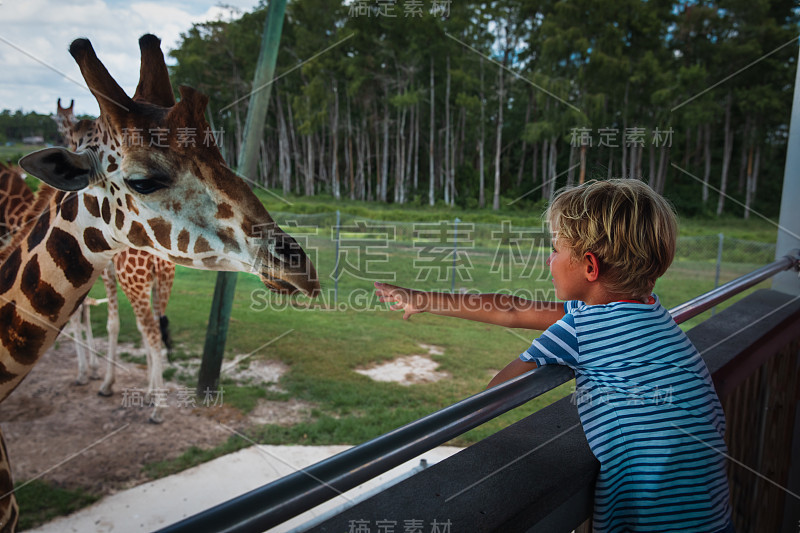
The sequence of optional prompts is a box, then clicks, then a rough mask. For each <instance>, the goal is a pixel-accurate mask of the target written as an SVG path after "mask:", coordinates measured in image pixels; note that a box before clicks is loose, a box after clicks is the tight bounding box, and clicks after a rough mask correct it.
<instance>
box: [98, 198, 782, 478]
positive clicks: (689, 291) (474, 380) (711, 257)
mask: <svg viewBox="0 0 800 533" xmlns="http://www.w3.org/2000/svg"><path fill="white" fill-rule="evenodd" d="M262 195H263V196H264V199H265V200H266V201H267V203H268V206H269V208H270V209H271V211H272V212H273V213H275V212H277V211H280V210H282V209H283V210H285V209H286V208H287V206H286V204H284V203H283V202H281V201H280V200H278V199H276V198H275V197H273V196H272V195H269V194H266V193H262ZM290 201H292V202H293V205H292V206H291V208H292V209H295V210H297V211H300V212H304V213H314V214H313V215H300V216H296V215H287V214H286V212H285V211H284V212H283V213H282V214H281V215H280V216H276V219H278V220H279V222H281V223H282V224H284V225H285V224H286V221H287V220H292V219H294V220H295V221H296V222H297V224H295V227H293V228H292V229H290V230H289V231H290V233H292V234H293V235H295V236H296V237H298V240H300V242H301V244H303V246H304V248H306V250H307V251H309V252H310V255H311V256H312V258H313V259H314V262H315V265H316V267H317V270H318V273H319V274H320V276H321V279H322V284H323V296H322V298H321V299H320V300H319V301H316V302H310V301H309V300H308V299H306V298H304V297H298V298H286V297H283V296H278V295H274V294H272V293H269V292H267V291H266V290H265V289H264V287H263V285H262V284H261V282H260V281H259V280H258V279H257V278H256V277H255V276H251V275H239V276H238V281H237V288H236V295H235V299H234V303H233V311H232V315H231V320H230V329H229V333H228V341H227V348H226V359H227V360H231V359H232V358H233V357H234V356H235V355H237V354H252V355H251V357H250V358H249V359H250V360H256V359H259V358H263V359H270V360H278V361H282V362H283V363H284V364H286V365H288V367H289V369H290V370H289V372H288V373H287V374H286V375H284V377H283V378H282V380H281V382H280V384H279V385H280V387H281V388H282V389H283V390H285V391H286V393H285V394H276V393H272V392H268V391H267V390H266V389H265V388H264V387H259V386H256V385H235V384H233V383H230V382H226V381H224V380H223V382H222V383H223V389H224V391H225V393H224V403H225V404H226V405H228V406H232V407H235V408H237V409H239V410H241V411H242V412H244V413H246V412H249V411H250V410H252V409H253V407H254V406H255V405H256V403H257V402H258V401H259V400H260V399H262V398H263V399H270V400H277V401H282V400H288V399H289V398H294V399H298V400H302V401H306V402H309V403H310V404H313V405H314V406H316V407H315V408H314V410H313V412H312V417H311V419H310V420H307V421H305V422H302V423H299V424H296V425H294V426H289V427H285V426H277V425H274V426H264V427H256V428H251V429H249V430H248V431H247V432H246V436H247V438H248V439H251V440H252V441H254V442H260V443H270V444H358V443H361V442H364V441H366V440H369V439H371V438H374V437H376V436H379V435H381V434H383V433H386V432H388V431H391V430H393V429H395V428H397V427H399V426H402V425H404V424H407V423H409V422H411V421H413V420H416V419H418V418H420V417H422V416H425V415H427V414H430V413H432V412H435V411H436V410H438V409H441V408H443V407H446V406H448V405H450V404H452V403H455V402H457V401H459V400H461V399H463V398H466V397H468V396H470V395H473V394H475V393H477V392H479V391H481V390H483V388H484V387H485V386H486V384H487V383H488V381H489V379H490V378H491V377H492V376H493V375H494V373H495V372H497V371H498V370H499V369H501V368H502V367H504V366H505V365H506V364H507V363H508V362H509V361H511V360H512V359H513V358H515V357H517V356H518V355H519V354H520V353H521V352H522V351H523V350H525V349H526V348H527V347H528V346H529V344H530V340H531V339H532V338H534V336H535V335H536V334H537V332H529V331H514V332H511V331H508V330H505V329H503V328H500V327H495V326H489V325H486V324H478V323H471V322H468V321H459V320H453V319H448V318H443V317H438V316H432V315H418V316H414V317H413V318H412V319H411V320H410V321H404V320H402V318H401V313H399V312H392V311H389V310H388V309H387V307H386V306H385V305H384V304H380V303H379V302H377V300H376V299H375V298H374V292H373V288H372V283H373V280H375V279H381V278H386V279H387V281H390V282H396V283H398V284H404V285H409V286H414V287H417V288H423V289H429V290H442V291H447V290H450V287H451V279H450V275H451V267H452V256H447V255H444V256H441V255H440V256H438V257H437V256H436V254H433V256H434V257H432V259H431V260H430V261H428V260H427V259H428V258H425V259H426V261H424V262H423V266H424V267H425V269H427V270H428V271H429V272H428V273H429V276H428V277H427V279H421V278H420V277H418V275H419V272H420V268H419V266H420V255H419V247H420V245H419V243H418V242H415V240H414V239H415V236H414V234H413V226H412V225H411V224H410V222H411V221H422V222H425V223H430V222H437V221H439V220H441V219H450V217H453V216H458V217H459V218H461V219H462V221H463V223H464V224H468V223H469V222H468V221H469V220H471V219H474V220H476V221H479V220H480V221H481V222H476V224H481V225H476V226H475V227H474V232H473V234H472V236H473V238H474V239H475V244H474V246H473V247H469V246H467V243H465V242H462V247H463V248H462V249H463V250H464V251H465V252H466V255H464V256H459V263H458V269H457V273H458V274H459V278H458V279H457V283H456V287H457V288H459V289H478V290H480V291H483V292H488V291H508V292H510V291H528V292H527V293H526V294H529V295H531V296H533V297H536V298H547V297H551V298H552V296H553V295H552V284H551V282H550V281H549V276H548V274H547V271H546V267H545V265H544V260H543V258H544V257H546V255H547V248H546V246H547V243H545V244H544V246H545V247H543V248H542V249H541V250H539V249H538V245H537V246H534V247H532V248H531V249H530V252H532V253H533V255H532V256H531V257H533V258H538V262H535V264H534V268H528V267H529V266H530V263H531V260H530V259H529V258H528V256H527V255H526V256H524V257H523V256H515V255H514V253H515V249H514V247H513V246H509V243H508V242H506V243H505V244H499V243H498V242H497V240H496V239H495V242H492V236H493V234H492V232H493V231H494V232H497V231H498V228H499V227H500V224H501V223H502V222H503V221H504V220H505V221H509V222H510V223H511V225H512V227H514V228H524V227H537V225H538V223H539V222H538V221H539V218H538V217H539V215H538V214H534V215H532V216H531V215H529V214H524V215H523V216H519V215H517V216H514V214H513V213H508V212H507V213H503V214H501V215H495V214H493V213H490V212H485V211H482V212H476V213H471V212H462V211H458V210H449V209H448V210H443V209H434V210H430V209H423V208H399V207H396V206H390V207H386V206H383V205H377V204H363V203H360V202H358V203H357V202H347V201H345V202H341V203H334V202H333V201H332V200H329V199H324V198H322V199H321V198H316V199H311V200H308V199H302V198H301V199H295V198H291V199H290ZM336 208H339V209H340V210H342V212H343V216H346V217H349V218H347V220H348V222H347V223H348V224H350V223H352V222H353V221H354V220H355V218H354V217H361V218H367V219H370V220H373V221H377V220H391V219H402V220H403V221H404V223H402V224H398V225H397V226H396V230H397V231H396V234H395V236H396V239H395V240H391V242H388V243H384V242H383V241H382V240H381V238H380V237H379V238H377V239H376V238H375V237H374V236H369V235H366V236H364V235H362V236H361V237H365V238H361V239H359V235H358V234H357V233H358V232H357V231H356V232H355V233H349V234H348V235H347V239H346V241H344V244H346V246H344V248H346V250H344V249H343V250H342V251H341V252H340V253H341V254H347V253H349V254H350V255H349V256H346V255H340V267H341V270H340V276H339V279H338V287H337V283H336V280H335V278H336V276H335V275H334V265H335V264H336V257H335V246H334V242H333V240H332V233H331V229H330V227H324V228H322V229H317V228H316V227H315V226H314V224H319V223H320V222H319V221H320V220H322V221H327V223H328V224H330V223H332V222H331V221H332V220H335V217H333V216H332V215H331V211H332V210H335V209H336ZM298 226H299V227H298ZM460 227H461V228H462V231H465V227H464V226H463V225H462V226H460ZM409 228H411V231H409ZM681 228H682V230H683V231H684V232H686V234H687V236H697V235H709V236H711V237H712V238H710V239H708V242H707V243H706V242H705V241H703V242H702V243H701V244H700V246H701V247H705V248H708V250H707V253H705V254H704V253H703V249H702V248H701V249H700V251H697V250H694V251H692V250H689V249H688V248H686V246H684V245H683V244H682V245H681V246H684V251H683V252H682V251H681V249H680V246H679V257H678V258H677V259H676V261H675V263H674V265H673V267H672V268H671V269H670V271H669V272H668V273H667V275H666V276H664V278H662V279H661V280H659V282H658V284H657V286H656V292H657V293H658V294H659V296H660V297H661V299H662V302H663V304H664V305H665V306H666V307H667V308H670V307H673V306H675V305H678V304H680V303H682V302H684V301H686V300H689V299H691V298H693V297H695V296H697V295H699V294H701V293H703V292H706V291H708V290H710V289H712V288H713V286H714V270H715V265H714V262H715V258H716V239H715V238H713V237H714V236H715V235H716V234H717V233H720V232H724V233H725V234H726V236H730V237H732V238H736V239H745V240H760V241H764V242H770V241H774V233H775V231H774V227H773V226H771V225H770V224H769V223H767V222H764V221H761V220H751V221H749V222H748V223H746V224H745V223H742V222H740V221H735V220H728V219H725V220H722V221H719V222H715V221H710V220H683V221H682V223H681ZM494 236H495V237H496V236H497V234H496V233H495V235H494ZM384 240H385V239H384ZM692 242H694V241H692ZM384 244H385V245H384ZM512 244H513V243H512ZM415 245H416V247H415ZM729 246H730V248H731V249H733V248H736V243H735V242H734V243H731V244H730V245H729ZM742 250H746V247H742ZM517 251H518V250H517ZM539 252H541V253H540V255H538V256H537V255H536V254H537V253H539ZM759 253H760V254H761V255H759V256H758V259H757V260H754V261H753V262H752V263H742V262H734V261H741V260H745V259H747V257H746V256H747V253H745V252H741V253H740V254H739V255H737V256H736V257H734V258H733V259H732V260H731V261H726V262H725V263H724V268H723V270H722V272H721V276H720V282H721V283H724V282H725V281H728V280H730V279H733V278H734V277H736V276H739V275H741V274H743V273H746V272H749V271H751V270H753V269H754V268H757V267H758V266H761V265H762V264H763V262H762V261H763V257H762V256H763V255H764V252H759ZM542 254H544V255H542ZM681 254H683V255H681ZM740 256H741V257H740ZM347 258H349V259H350V261H351V263H352V264H351V265H349V266H348V265H347V264H346V261H345V259H347ZM415 262H416V264H415ZM366 264H369V266H368V267H367V266H365V265H366ZM498 265H503V269H501V270H502V274H503V275H501V272H498V269H497V266H498ZM215 280H216V274H215V273H213V272H203V271H196V270H190V269H187V268H182V267H178V269H177V271H176V278H175V284H174V288H173V292H172V297H171V300H170V303H169V307H168V314H169V317H170V326H171V329H172V334H173V337H174V340H175V343H176V345H177V346H178V350H177V352H178V354H179V355H177V358H178V359H179V360H180V361H182V362H185V361H188V360H190V359H197V360H199V358H200V354H201V353H202V348H203V341H204V337H205V331H206V323H207V321H208V316H209V311H210V306H211V300H212V295H213V292H214V284H215ZM764 285H767V286H768V282H767V283H765V284H762V286H764ZM335 288H337V289H338V301H337V300H335V296H334V289H335ZM92 295H93V296H95V297H102V296H103V294H102V287H101V286H100V285H99V284H98V286H96V287H95V288H94V289H93V293H92ZM741 297H742V296H738V297H736V298H734V299H732V300H731V301H729V302H726V303H725V304H722V305H720V306H719V308H724V307H725V306H727V305H730V303H732V302H733V301H736V300H738V299H740V298H741ZM120 301H121V302H122V305H121V314H122V319H121V324H122V331H121V333H120V340H121V341H122V342H137V343H138V342H139V340H140V337H139V333H138V331H137V329H136V327H135V321H134V319H133V313H132V311H131V309H130V306H129V305H128V304H127V301H126V300H125V299H124V297H122V295H121V294H120ZM337 304H338V305H337ZM709 314H710V312H706V313H704V314H703V315H701V316H700V317H697V318H695V319H692V320H691V321H689V322H688V323H686V324H684V325H683V327H684V328H685V329H688V328H690V327H692V326H693V325H696V324H697V323H699V322H700V321H701V320H704V319H705V318H706V317H707V316H709ZM92 318H93V322H94V326H95V335H105V331H104V329H105V309H104V307H103V306H100V307H98V308H96V311H93V317H92ZM279 337H280V338H279ZM275 339H278V340H275ZM273 341H274V342H273ZM420 343H424V344H430V345H435V346H439V347H441V348H443V351H444V353H443V354H442V355H434V356H432V358H433V359H434V360H435V361H436V362H437V363H438V364H439V370H442V371H446V372H448V373H449V374H450V375H451V378H449V379H445V380H441V381H439V382H436V383H429V384H419V385H413V386H409V387H404V386H401V385H398V384H392V383H378V382H374V381H372V380H370V379H369V378H367V377H365V376H363V375H361V374H358V373H356V372H354V369H356V368H358V367H361V366H366V365H371V364H376V363H379V362H381V361H388V360H391V359H394V358H397V357H400V356H403V355H411V354H425V351H424V350H423V349H422V348H420V346H419V344H420ZM191 379H192V378H189V380H190V381H191ZM186 384H187V386H193V385H194V383H193V382H187V383H186ZM573 389H574V385H573V384H572V383H568V384H565V385H562V386H561V387H559V388H558V389H556V390H554V391H551V392H549V393H548V394H546V395H543V396H542V397H540V398H537V399H535V400H533V401H531V402H529V403H528V404H526V405H524V406H522V407H520V408H517V409H515V410H514V411H512V412H510V413H507V414H506V415H503V416H502V417H499V418H498V419H496V420H493V421H491V422H489V423H487V424H484V425H483V426H481V427H479V428H476V429H474V430H472V431H470V432H468V433H466V434H465V435H462V436H460V437H458V438H456V439H455V440H454V441H453V442H452V444H456V445H468V444H471V443H474V442H476V441H478V440H480V439H482V438H484V437H486V436H488V435H490V434H491V433H493V432H495V431H497V430H499V429H501V428H503V427H505V426H507V425H508V424H511V423H513V422H514V421H516V420H519V419H521V418H522V417H525V416H527V415H529V414H531V413H533V412H535V411H536V410H538V409H540V408H541V407H543V406H545V405H548V404H549V403H551V402H552V401H554V400H556V399H558V398H561V397H563V396H565V395H567V394H569V393H570V392H572V390H573ZM248 444H249V442H248V440H246V439H242V438H241V437H237V436H232V437H231V438H230V439H229V441H228V442H227V443H225V444H224V445H222V446H219V447H217V448H214V449H211V450H199V449H192V450H190V451H189V452H187V453H186V454H184V455H183V456H181V457H180V458H178V459H176V460H175V461H169V462H159V463H156V464H154V465H152V466H151V467H149V468H148V473H149V474H150V475H154V476H155V475H166V474H168V473H172V472H176V471H179V470H182V469H184V468H186V467H188V466H192V465H194V464H197V463H199V462H203V461H206V460H208V459H210V458H213V457H217V456H219V455H222V454H225V453H230V452H231V451H234V450H236V449H239V448H241V447H243V446H246V445H248Z"/></svg>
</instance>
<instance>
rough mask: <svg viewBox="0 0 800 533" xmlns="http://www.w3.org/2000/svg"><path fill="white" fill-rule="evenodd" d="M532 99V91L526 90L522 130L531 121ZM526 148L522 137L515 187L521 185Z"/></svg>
mask: <svg viewBox="0 0 800 533" xmlns="http://www.w3.org/2000/svg"><path fill="white" fill-rule="evenodd" d="M532 100H533V93H532V92H531V91H528V104H527V105H526V106H525V124H523V126H522V131H525V127H526V126H527V125H528V122H530V121H531V101H532ZM527 150H528V144H527V143H526V142H525V139H524V138H523V139H522V154H521V155H520V156H519V169H517V188H519V187H520V186H522V171H523V170H524V169H525V152H527Z"/></svg>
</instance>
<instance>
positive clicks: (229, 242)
mask: <svg viewBox="0 0 800 533" xmlns="http://www.w3.org/2000/svg"><path fill="white" fill-rule="evenodd" d="M217 237H219V240H221V241H222V244H223V245H224V246H225V247H224V248H223V250H222V253H224V254H227V253H228V252H230V251H233V252H234V253H238V252H239V251H241V248H239V243H238V242H236V239H235V238H234V233H233V230H232V229H231V228H225V229H221V230H217Z"/></svg>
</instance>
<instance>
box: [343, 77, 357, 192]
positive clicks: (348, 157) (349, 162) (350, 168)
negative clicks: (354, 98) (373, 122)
mask: <svg viewBox="0 0 800 533" xmlns="http://www.w3.org/2000/svg"><path fill="white" fill-rule="evenodd" d="M345 92H347V91H345ZM344 156H345V166H346V167H347V172H348V174H349V176H350V199H351V200H355V199H356V180H355V176H354V174H355V168H354V167H355V164H354V163H353V122H352V112H351V110H350V95H349V94H348V95H347V151H346V152H345V155H344Z"/></svg>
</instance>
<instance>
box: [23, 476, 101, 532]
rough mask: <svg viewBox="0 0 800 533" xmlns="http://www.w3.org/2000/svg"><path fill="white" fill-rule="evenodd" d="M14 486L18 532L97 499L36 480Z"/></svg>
mask: <svg viewBox="0 0 800 533" xmlns="http://www.w3.org/2000/svg"><path fill="white" fill-rule="evenodd" d="M14 486H15V488H16V492H15V494H16V497H17V502H18V503H19V509H20V518H19V526H18V529H19V530H25V529H32V528H34V527H36V526H39V525H41V524H44V523H47V522H49V521H50V520H53V519H54V518H57V517H59V516H64V515H67V514H70V513H73V512H75V511H77V510H78V509H81V508H83V507H86V506H87V505H91V504H92V503H94V502H96V501H97V500H98V499H99V497H98V496H95V495H93V494H90V493H88V492H86V491H83V490H67V489H63V488H59V487H56V486H54V485H52V484H50V483H48V482H46V481H42V480H38V479H37V480H33V481H31V482H29V483H25V482H17V483H15V484H14Z"/></svg>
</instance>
